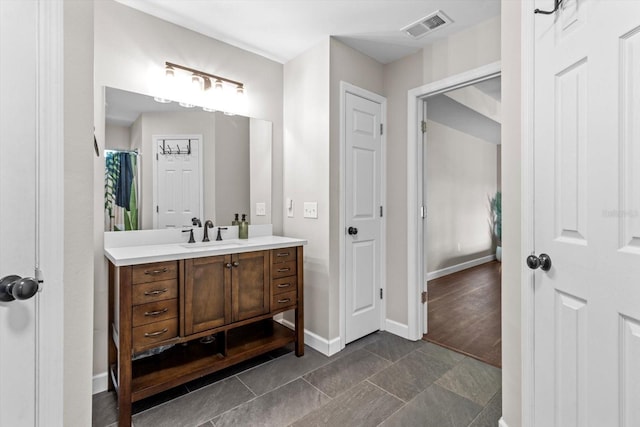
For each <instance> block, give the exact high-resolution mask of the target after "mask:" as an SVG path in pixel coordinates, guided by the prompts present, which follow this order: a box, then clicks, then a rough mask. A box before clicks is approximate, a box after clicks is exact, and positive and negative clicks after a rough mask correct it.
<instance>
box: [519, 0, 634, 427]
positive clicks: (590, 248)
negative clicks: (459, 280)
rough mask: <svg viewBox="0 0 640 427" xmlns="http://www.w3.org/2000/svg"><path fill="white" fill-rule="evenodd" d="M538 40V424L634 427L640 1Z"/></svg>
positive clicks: (573, 0) (565, 23) (577, 20)
mask: <svg viewBox="0 0 640 427" xmlns="http://www.w3.org/2000/svg"><path fill="white" fill-rule="evenodd" d="M552 3H553V2H552V1H538V2H536V6H537V7H539V8H541V9H548V8H550V7H551V8H552ZM535 34H536V35H535V37H536V38H535V109H534V114H535V118H534V119H535V120H534V126H535V128H534V129H535V146H534V150H535V250H536V255H540V254H541V253H546V254H548V255H549V256H550V259H551V261H552V266H551V268H550V270H549V271H542V269H538V270H537V271H536V272H535V273H532V274H535V288H534V304H535V311H534V313H535V314H534V316H535V321H534V328H535V329H534V342H535V345H534V348H535V353H534V357H535V361H534V362H535V380H534V384H535V393H534V397H535V409H534V416H535V424H536V426H539V427H550V426H556V427H573V426H625V427H632V426H640V404H639V403H640V363H639V362H640V120H639V119H638V118H639V117H640V2H638V1H626V0H623V1H619V0H600V1H598V0H589V1H584V0H565V1H564V2H563V3H562V6H561V8H560V11H558V12H557V13H556V14H555V15H553V16H543V15H537V16H536V17H535ZM532 264H533V265H534V266H535V264H534V263H532ZM530 266H531V265H530Z"/></svg>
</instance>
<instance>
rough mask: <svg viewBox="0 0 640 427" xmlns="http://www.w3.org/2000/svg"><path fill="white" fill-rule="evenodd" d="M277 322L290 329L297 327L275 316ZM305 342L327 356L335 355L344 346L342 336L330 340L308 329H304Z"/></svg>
mask: <svg viewBox="0 0 640 427" xmlns="http://www.w3.org/2000/svg"><path fill="white" fill-rule="evenodd" d="M273 320H275V321H276V322H278V323H280V324H281V325H283V326H286V327H287V328H289V329H295V325H294V324H293V322H290V321H288V320H287V319H284V318H281V319H278V318H274V319H273ZM304 344H305V345H308V346H309V347H311V348H312V349H314V350H316V351H318V352H320V353H322V354H324V355H325V356H333V355H334V354H336V353H338V352H339V351H340V350H341V349H342V348H343V347H340V337H336V338H333V339H332V340H328V339H326V338H323V337H321V336H320V335H317V334H315V333H313V332H311V331H310V330H308V329H305V330H304Z"/></svg>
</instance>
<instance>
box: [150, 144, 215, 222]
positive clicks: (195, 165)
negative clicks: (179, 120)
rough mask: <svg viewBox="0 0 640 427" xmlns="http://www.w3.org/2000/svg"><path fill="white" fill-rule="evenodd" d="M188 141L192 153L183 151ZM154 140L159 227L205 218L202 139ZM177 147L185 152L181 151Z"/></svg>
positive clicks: (185, 149)
mask: <svg viewBox="0 0 640 427" xmlns="http://www.w3.org/2000/svg"><path fill="white" fill-rule="evenodd" d="M189 142H190V144H191V154H184V153H186V152H187V149H188V146H189ZM155 143H156V147H157V153H158V156H157V157H156V158H157V162H158V167H157V179H156V195H157V196H156V197H157V198H156V200H157V205H156V228H176V227H177V228H180V227H190V226H191V225H192V222H191V219H192V218H194V217H196V218H199V219H201V220H203V218H202V205H203V203H202V175H201V171H200V140H198V139H177V138H175V139H172V138H163V139H155ZM178 148H180V151H181V153H182V154H178ZM163 153H164V154H163ZM203 222H204V220H203Z"/></svg>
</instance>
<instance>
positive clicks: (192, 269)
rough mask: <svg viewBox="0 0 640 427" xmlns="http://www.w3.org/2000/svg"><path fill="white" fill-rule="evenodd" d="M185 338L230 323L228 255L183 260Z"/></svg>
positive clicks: (229, 258) (229, 260)
mask: <svg viewBox="0 0 640 427" xmlns="http://www.w3.org/2000/svg"><path fill="white" fill-rule="evenodd" d="M184 291H185V292H184V293H185V299H184V327H185V329H184V331H185V335H190V334H195V333H197V332H202V331H206V330H207V329H211V328H217V327H218V326H222V325H225V324H227V323H230V322H231V256H230V255H226V256H215V257H207V258H196V259H189V260H185V287H184Z"/></svg>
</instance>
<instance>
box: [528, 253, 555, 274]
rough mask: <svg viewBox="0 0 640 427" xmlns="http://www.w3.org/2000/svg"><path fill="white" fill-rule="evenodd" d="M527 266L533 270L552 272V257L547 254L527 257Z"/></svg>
mask: <svg viewBox="0 0 640 427" xmlns="http://www.w3.org/2000/svg"><path fill="white" fill-rule="evenodd" d="M527 266H529V268H530V269H532V270H535V269H536V268H540V269H541V270H542V271H549V270H551V257H550V256H549V255H547V254H540V256H535V255H529V256H528V257H527Z"/></svg>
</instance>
